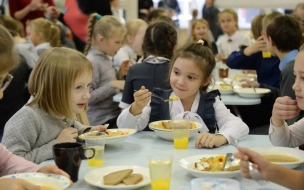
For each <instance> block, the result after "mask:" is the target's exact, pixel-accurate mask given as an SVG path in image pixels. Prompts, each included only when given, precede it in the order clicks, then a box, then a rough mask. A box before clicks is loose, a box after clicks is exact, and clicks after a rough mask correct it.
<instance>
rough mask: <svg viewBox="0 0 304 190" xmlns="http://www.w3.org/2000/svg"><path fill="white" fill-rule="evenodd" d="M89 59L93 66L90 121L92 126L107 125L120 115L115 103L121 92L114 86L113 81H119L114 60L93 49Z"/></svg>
mask: <svg viewBox="0 0 304 190" xmlns="http://www.w3.org/2000/svg"><path fill="white" fill-rule="evenodd" d="M87 58H88V60H89V61H90V62H91V63H92V66H93V81H92V87H91V89H90V94H91V98H90V99H89V109H88V111H87V115H88V119H89V121H90V124H91V125H100V124H105V123H107V122H108V121H110V120H112V119H115V118H116V117H117V116H118V115H119V113H120V108H119V107H118V103H116V102H114V101H113V96H114V95H116V94H117V93H118V92H119V90H118V89H116V88H114V87H113V86H112V81H113V80H117V78H116V72H115V69H114V65H113V62H112V58H111V57H110V56H107V55H106V54H104V53H102V52H100V51H99V50H97V49H94V48H91V49H90V50H89V53H88V55H87ZM114 123H116V120H115V121H114Z"/></svg>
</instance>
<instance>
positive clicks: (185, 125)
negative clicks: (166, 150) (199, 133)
mask: <svg viewBox="0 0 304 190" xmlns="http://www.w3.org/2000/svg"><path fill="white" fill-rule="evenodd" d="M189 129H190V121H189V120H172V131H173V141H174V148H175V149H181V150H182V149H188V144H189V142H188V140H189Z"/></svg>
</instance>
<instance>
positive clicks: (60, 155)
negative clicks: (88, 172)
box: [53, 143, 95, 182]
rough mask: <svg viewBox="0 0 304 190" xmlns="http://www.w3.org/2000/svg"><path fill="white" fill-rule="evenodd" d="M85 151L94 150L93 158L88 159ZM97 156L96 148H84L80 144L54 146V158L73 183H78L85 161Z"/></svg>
mask: <svg viewBox="0 0 304 190" xmlns="http://www.w3.org/2000/svg"><path fill="white" fill-rule="evenodd" d="M85 150H92V151H93V156H92V157H89V158H87V157H86V156H85ZM94 155H95V149H94V148H84V147H82V145H81V144H79V143H59V144H55V145H54V146H53V157H54V160H55V163H56V165H57V166H58V168H60V169H62V170H63V171H65V172H66V173H68V174H69V175H70V177H71V180H72V181H73V182H76V181H78V172H79V167H80V164H81V160H83V159H91V158H93V157H94Z"/></svg>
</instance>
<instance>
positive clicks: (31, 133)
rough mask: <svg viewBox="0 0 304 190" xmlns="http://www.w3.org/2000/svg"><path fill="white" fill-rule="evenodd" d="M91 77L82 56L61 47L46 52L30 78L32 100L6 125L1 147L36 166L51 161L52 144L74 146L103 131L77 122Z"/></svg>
mask: <svg viewBox="0 0 304 190" xmlns="http://www.w3.org/2000/svg"><path fill="white" fill-rule="evenodd" d="M92 74H93V68H92V65H91V63H90V62H89V61H88V60H87V59H86V57H85V56H84V55H82V54H81V53H79V52H77V51H75V50H72V49H68V48H64V47H60V48H51V49H49V50H46V52H45V53H43V54H42V55H41V57H40V58H39V60H38V63H37V65H36V66H35V68H34V70H33V71H32V73H31V76H30V80H29V92H30V94H31V95H32V98H31V100H30V101H29V103H28V104H27V105H25V106H24V107H23V108H21V109H20V110H19V111H18V112H17V113H16V114H15V115H14V116H13V117H12V118H11V119H10V120H9V121H8V122H7V123H6V125H5V129H4V135H3V139H2V143H3V144H4V145H5V146H6V147H7V148H8V149H9V150H10V151H12V152H13V153H14V154H16V155H18V156H21V157H24V158H25V159H27V160H30V161H32V162H35V163H38V164H39V163H41V162H43V161H45V160H48V159H51V158H53V155H52V146H53V145H54V144H56V143H62V142H76V138H77V137H78V135H79V134H82V133H84V132H86V131H90V130H91V131H92V130H105V128H104V127H103V126H96V127H87V126H84V125H82V124H80V123H79V122H78V121H76V114H79V113H81V112H83V111H84V110H85V109H86V106H87V102H88V99H89V98H90V92H89V89H90V87H91V84H92Z"/></svg>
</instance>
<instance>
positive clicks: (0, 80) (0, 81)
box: [0, 73, 8, 100]
mask: <svg viewBox="0 0 304 190" xmlns="http://www.w3.org/2000/svg"><path fill="white" fill-rule="evenodd" d="M7 75H8V73H3V74H0V100H1V99H2V98H3V90H2V88H1V87H2V84H3V81H4V79H5V77H6V76H7Z"/></svg>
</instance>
